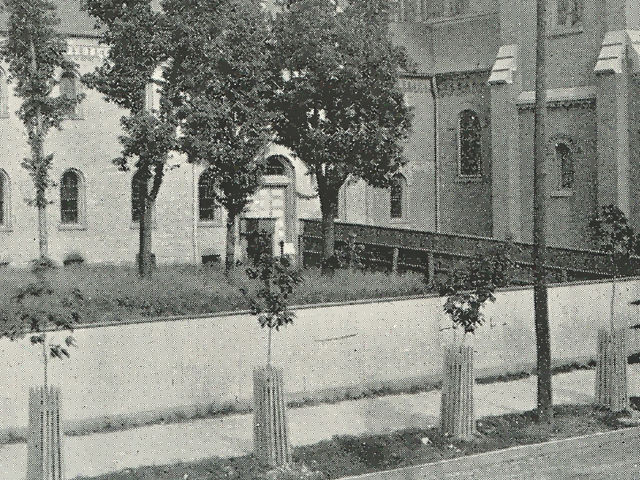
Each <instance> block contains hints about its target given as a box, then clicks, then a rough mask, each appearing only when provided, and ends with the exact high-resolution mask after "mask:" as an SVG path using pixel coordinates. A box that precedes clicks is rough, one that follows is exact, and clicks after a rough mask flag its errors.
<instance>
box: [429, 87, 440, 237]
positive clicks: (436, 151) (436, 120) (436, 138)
mask: <svg viewBox="0 0 640 480" xmlns="http://www.w3.org/2000/svg"><path fill="white" fill-rule="evenodd" d="M431 97H432V99H433V183H434V190H435V192H434V199H433V203H434V210H435V211H434V224H435V231H436V233H440V158H439V156H440V135H439V129H440V110H439V109H438V97H439V94H438V82H437V80H436V76H435V75H434V76H432V77H431Z"/></svg>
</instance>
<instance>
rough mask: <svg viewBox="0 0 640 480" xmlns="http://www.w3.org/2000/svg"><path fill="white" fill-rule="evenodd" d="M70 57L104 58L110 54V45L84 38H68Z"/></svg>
mask: <svg viewBox="0 0 640 480" xmlns="http://www.w3.org/2000/svg"><path fill="white" fill-rule="evenodd" d="M66 54H67V55H68V56H69V57H73V58H75V59H83V58H100V59H104V58H106V57H107V56H108V55H109V47H107V46H106V45H96V43H95V42H91V41H87V40H82V39H78V40H75V39H68V40H67V52H66Z"/></svg>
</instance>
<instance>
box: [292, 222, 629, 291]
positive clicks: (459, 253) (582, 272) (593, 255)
mask: <svg viewBox="0 0 640 480" xmlns="http://www.w3.org/2000/svg"><path fill="white" fill-rule="evenodd" d="M301 223H302V228H301V232H302V234H301V235H300V238H299V252H300V255H301V257H302V258H301V260H302V265H304V266H305V267H309V266H318V265H319V264H320V262H321V256H322V255H321V251H322V225H321V222H320V221H319V220H302V221H301ZM335 238H336V249H337V250H339V249H344V248H347V245H348V244H349V242H353V243H354V244H355V245H362V246H363V247H364V252H363V255H362V260H363V263H364V264H365V266H366V267H367V268H371V269H374V270H383V271H398V272H403V271H418V272H425V273H428V275H429V277H430V278H432V277H433V275H435V274H438V273H444V272H447V271H450V269H451V268H452V267H453V266H454V265H455V264H456V263H458V262H460V261H464V259H467V258H471V257H472V256H473V255H475V254H476V253H478V252H489V251H491V250H492V249H493V248H495V247H496V246H498V245H500V244H503V243H504V242H503V241H501V240H496V239H493V238H488V237H475V236H470V235H452V234H446V233H435V232H422V231H416V230H406V229H401V228H388V227H376V226H370V225H358V224H350V223H339V222H336V224H335ZM515 246H516V253H515V260H516V263H517V265H518V266H519V267H520V268H519V269H518V270H519V272H518V277H517V278H516V279H515V280H514V283H516V284H522V285H526V284H531V283H532V281H533V262H532V245H531V244H530V243H523V242H516V243H515ZM546 268H547V272H548V280H549V281H551V282H567V281H578V280H596V279H601V278H608V277H611V276H612V275H613V271H614V270H613V269H614V266H613V261H612V257H611V255H609V254H607V253H603V252H598V251H593V250H580V249H572V248H560V247H547V258H546ZM621 273H622V274H623V275H625V276H630V275H638V274H639V273H640V257H631V259H630V261H629V262H628V264H627V265H626V266H625V269H624V272H621Z"/></svg>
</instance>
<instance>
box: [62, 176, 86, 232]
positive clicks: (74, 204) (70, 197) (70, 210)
mask: <svg viewBox="0 0 640 480" xmlns="http://www.w3.org/2000/svg"><path fill="white" fill-rule="evenodd" d="M80 184H81V179H80V175H79V173H78V172H76V171H75V170H67V171H66V172H64V173H63V174H62V179H61V180H60V222H61V223H62V224H63V225H65V224H66V225H68V224H78V223H80V220H81V219H80Z"/></svg>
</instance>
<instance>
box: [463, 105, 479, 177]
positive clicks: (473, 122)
mask: <svg viewBox="0 0 640 480" xmlns="http://www.w3.org/2000/svg"><path fill="white" fill-rule="evenodd" d="M481 161H482V141H481V126H480V117H479V116H478V114H477V113H476V112H474V111H473V110H463V111H462V112H460V116H459V119H458V173H459V175H461V176H463V177H475V176H479V175H480V174H481V173H482V171H481Z"/></svg>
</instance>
